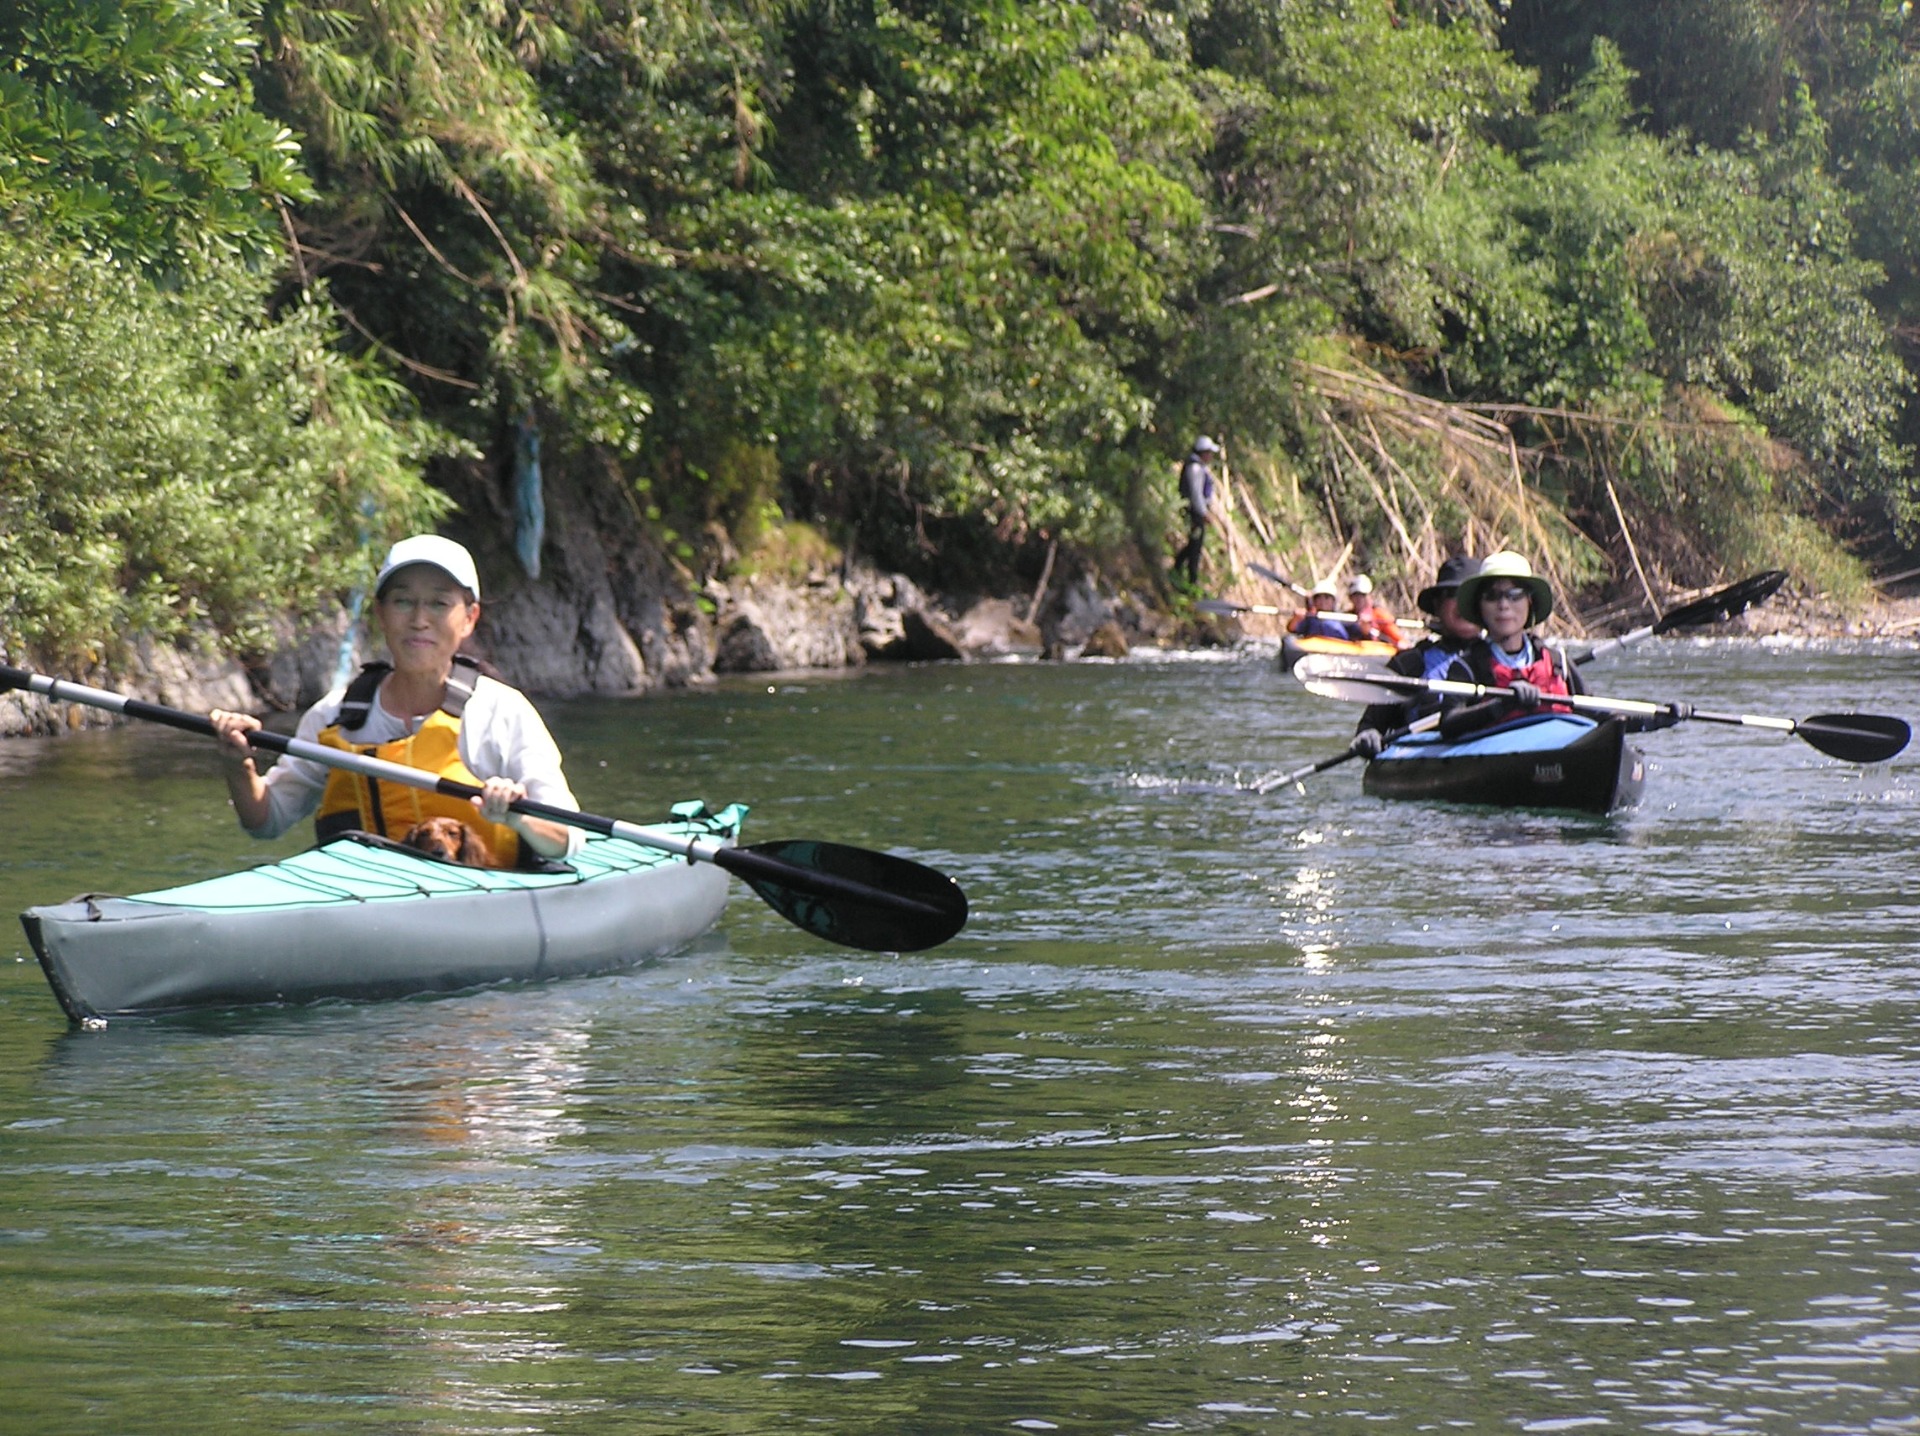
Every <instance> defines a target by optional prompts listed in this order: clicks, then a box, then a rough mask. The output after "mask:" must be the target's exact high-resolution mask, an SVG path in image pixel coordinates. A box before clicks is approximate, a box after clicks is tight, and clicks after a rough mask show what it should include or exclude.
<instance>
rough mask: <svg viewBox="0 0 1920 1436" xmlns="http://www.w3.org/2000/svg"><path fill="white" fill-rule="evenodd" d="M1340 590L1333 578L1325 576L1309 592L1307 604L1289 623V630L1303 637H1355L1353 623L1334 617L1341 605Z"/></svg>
mask: <svg viewBox="0 0 1920 1436" xmlns="http://www.w3.org/2000/svg"><path fill="white" fill-rule="evenodd" d="M1339 602H1340V591H1339V590H1338V589H1336V588H1335V587H1334V586H1333V580H1332V579H1330V578H1323V579H1321V580H1320V582H1318V583H1316V584H1315V585H1314V586H1313V588H1312V590H1311V591H1310V592H1309V593H1308V594H1307V606H1306V608H1305V610H1304V611H1302V612H1300V613H1296V614H1295V615H1294V616H1293V618H1292V619H1291V620H1289V621H1288V623H1287V632H1289V633H1292V634H1296V635H1298V636H1299V637H1301V638H1349V639H1350V638H1354V637H1357V635H1356V634H1355V633H1354V631H1353V625H1352V624H1350V623H1347V622H1346V621H1345V620H1343V619H1338V618H1334V617H1332V616H1331V615H1332V613H1333V610H1334V609H1335V608H1336V607H1337V606H1338V605H1339Z"/></svg>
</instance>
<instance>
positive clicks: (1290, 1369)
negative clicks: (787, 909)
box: [0, 640, 1920, 1436]
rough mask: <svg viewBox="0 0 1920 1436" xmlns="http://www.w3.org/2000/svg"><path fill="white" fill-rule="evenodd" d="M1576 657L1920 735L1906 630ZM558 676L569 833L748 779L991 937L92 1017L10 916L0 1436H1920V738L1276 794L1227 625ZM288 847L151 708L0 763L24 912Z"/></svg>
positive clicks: (791, 947)
mask: <svg viewBox="0 0 1920 1436" xmlns="http://www.w3.org/2000/svg"><path fill="white" fill-rule="evenodd" d="M1601 667H1602V666H1601V665H1596V668H1595V670H1593V671H1591V673H1590V679H1591V683H1592V686H1593V687H1594V688H1595V689H1596V690H1598V691H1602V692H1607V693H1612V694H1616V695H1618V696H1625V697H1645V698H1653V699H1657V700H1662V701H1664V700H1667V699H1672V698H1688V699H1692V700H1693V701H1695V702H1697V703H1699V704H1701V705H1702V706H1708V705H1711V706H1713V707H1717V708H1722V709H1734V710H1739V711H1747V712H1756V713H1768V714H1777V715H1780V716H1786V717H1805V716H1810V715H1812V714H1816V713H1825V712H1835V711H1843V710H1847V709H1860V710H1864V711H1874V712H1890V713H1894V714H1896V715H1899V716H1903V717H1908V718H1914V717H1920V682H1916V679H1917V678H1920V661H1917V660H1916V655H1915V653H1914V651H1913V650H1912V649H1911V648H1904V647H1892V646H1879V647H1872V646H1861V647H1856V648H1844V647H1822V646H1794V645H1768V644H1761V643H1755V642H1741V641H1731V640H1728V641H1718V642H1686V643H1663V644H1653V645H1648V646H1646V647H1643V648H1640V649H1636V650H1632V651H1631V652H1629V653H1627V654H1624V655H1621V656H1619V657H1617V658H1615V659H1614V660H1612V661H1611V662H1610V663H1609V664H1607V665H1605V666H1604V672H1603V671H1601ZM548 707H549V713H550V716H551V718H552V721H553V726H554V728H555V730H556V733H557V734H558V736H559V737H560V739H561V742H562V744H563V747H564V748H565V750H566V751H567V753H568V755H569V757H568V761H569V769H570V773H571V775H572V777H573V779H574V784H575V788H576V791H577V792H578V793H579V796H580V799H581V802H582V804H583V805H584V806H585V807H587V808H589V809H592V810H595V811H600V812H611V813H617V814H620V815H623V816H630V817H634V818H638V819H642V820H645V819H648V818H652V817H654V816H657V815H658V814H659V813H660V812H661V810H662V809H663V808H664V805H665V804H666V803H667V802H669V801H671V800H673V799H676V798H682V797H692V796H702V797H705V798H707V799H709V800H710V801H712V802H714V803H715V804H716V805H717V804H718V803H719V802H720V801H723V800H731V799H740V800H743V801H746V802H749V803H751V804H753V815H752V817H751V819H750V820H749V830H748V834H747V836H748V838H749V839H754V838H759V839H766V838H771V837H776V836H778V837H823V838H831V839H835V840H838V841H842V842H848V843H856V844H860V845H863V846H870V847H885V848H891V849H895V850H897V851H901V852H904V853H906V854H908V855H909V856H913V857H916V858H919V859H920V860H922V861H926V862H930V863H933V864H935V865H937V866H939V867H941V868H943V869H945V870H947V871H948V872H950V873H952V874H953V875H954V876H955V877H956V878H958V879H959V880H960V881H961V882H962V883H963V884H964V885H965V887H966V888H967V890H968V892H969V894H970V896H971V897H972V900H973V904H974V916H973V919H972V922H971V924H970V925H969V927H968V928H967V930H966V931H965V932H964V933H963V934H962V935H961V936H960V937H959V938H958V939H956V940H955V941H953V942H952V943H950V944H948V945H947V946H946V947H944V948H941V949H938V950H935V951H933V952H930V953H923V954H919V955H914V956H903V957H896V956H888V955H874V954H864V953H857V952H850V951H844V950H837V949H832V948H828V947H825V946H823V945H822V944H821V943H820V942H818V941H817V940H815V939H812V938H809V937H808V936H806V935H805V934H803V933H801V932H799V931H798V930H796V929H794V928H792V927H790V926H788V925H786V924H785V923H784V922H782V921H781V920H780V919H779V918H778V917H777V916H776V915H774V914H773V913H772V912H771V911H770V910H768V909H767V908H765V907H764V906H762V905H761V904H760V903H759V902H758V901H757V900H756V899H755V898H754V897H753V896H752V894H751V893H749V892H748V891H747V890H745V889H744V888H740V887H738V886H736V888H735V891H734V895H733V898H732V901H731V903H730V905H729V908H728V911H727V914H726V916H725V918H724V919H723V921H722V923H721V925H720V927H719V929H718V930H717V931H716V933H715V934H714V935H713V936H712V937H711V938H710V939H708V940H707V941H705V942H703V943H702V944H701V945H699V946H698V947H697V948H696V949H694V950H692V951H689V952H685V953H682V954H679V955H677V956H674V957H670V958H667V959H663V960H660V961H657V962H654V963H652V964H650V965H647V966H644V967H641V968H639V969H637V970H633V971H630V972H627V973H623V974H620V975H617V976H612V977H607V978H600V979H591V980H584V981H576V982H568V983H559V984H554V985H551V986H548V987H543V988H526V989H518V990H496V991H485V992H478V993H471V994H464V995H459V996H453V997H443V998H437V999H431V1000H420V1001H409V1002H390V1003H379V1004H365V1005H352V1004H334V1005H323V1006H318V1007H308V1008H300V1009H267V1010H255V1011H247V1012H235V1013H220V1014H209V1015H200V1016H193V1017H185V1018H175V1019H167V1020H160V1021H150V1022H142V1023H115V1024H113V1025H111V1026H110V1027H109V1028H108V1029H107V1030H105V1031H102V1032H80V1031H70V1030H69V1029H68V1027H67V1024H66V1021H65V1019H64V1017H63V1016H62V1015H61V1013H60V1011H59V1009H58V1007H57V1006H56V1005H55V1003H54V1001H53V999H52V997H51V995H50V993H49V991H48V989H47V987H46V985H45V983H44V981H43V980H42V978H41V976H40V974H39V970H38V968H37V967H36V966H35V965H34V964H33V962H32V959H31V955H30V953H28V951H27V949H26V944H25V942H24V939H23V938H22V937H21V936H20V935H19V933H18V932H17V931H15V932H14V933H13V935H12V936H11V937H10V938H7V939H5V945H0V955H6V954H11V955H13V956H15V957H17V958H19V959H20V960H19V961H17V962H13V963H6V964H3V965H0V1391H4V1392H5V1401H4V1403H3V1404H0V1431H5V1432H8V1433H13V1432H21V1433H26V1432H32V1433H36V1436H61V1433H81V1432H85V1433H98V1432H196V1433H210V1432H229V1431H232V1432H240V1431H245V1432H249V1433H259V1432H268V1433H280V1432H287V1433H294V1432H318V1431H325V1432H362V1431H363V1432H369V1433H376V1432H377V1433H390V1432H417V1433H466V1432H476V1433H505V1432H516V1433H526V1432H537V1433H549V1432H551V1433H602V1432H609V1431H636V1432H654V1431H674V1432H681V1431H684V1432H698V1433H707V1432H713V1433H768V1432H790V1431H794V1430H800V1429H812V1430H820V1431H826V1432H834V1433H889V1434H890V1436H891V1433H956V1436H958V1433H975V1432H992V1431H1010V1432H1021V1431H1025V1432H1034V1431H1040V1432H1044V1431H1063V1432H1086V1433H1107V1432H1116V1433H1118V1432H1126V1433H1133V1432H1159V1431H1170V1432H1209V1431H1222V1432H1240V1431H1247V1432H1254V1431H1270V1430H1280V1429H1294V1428H1295V1427H1296V1426H1301V1424H1302V1423H1305V1422H1310V1423H1311V1429H1313V1430H1316V1431H1321V1432H1360V1431H1379V1430H1391V1431H1413V1430H1466V1431H1476V1430H1487V1431H1532V1432H1563V1431H1609V1430H1611V1431H1629V1430H1631V1431H1661V1432H1676V1433H1714V1432H1738V1433H1750V1432H1846V1433H1859V1432H1913V1431H1920V951H1917V950H1916V932H1917V931H1920V897H1917V896H1916V893H1917V892H1920V885H1917V884H1916V881H1915V875H1914V841H1913V836H1914V832H1915V819H1916V816H1917V815H1920V813H1917V806H1916V805H1917V803H1920V774H1917V771H1916V767H1915V763H1916V761H1917V760H1916V759H1915V758H1914V756H1913V755H1911V754H1903V755H1902V756H1901V757H1900V758H1899V759H1897V760H1895V761H1894V762H1893V763H1891V764H1888V765H1882V766H1880V767H1877V768H1873V769H1864V770H1863V769H1860V768H1850V767H1846V766H1843V765H1839V764H1836V763H1834V762H1832V761H1831V760H1829V759H1827V758H1824V757H1823V756H1822V755H1821V754H1819V753H1818V752H1816V751H1815V750H1813V749H1812V748H1810V747H1808V746H1807V745H1806V744H1805V743H1803V742H1800V741H1798V740H1796V739H1794V738H1792V737H1781V736H1777V735H1769V734H1762V733H1755V732H1752V731H1749V730H1746V729H1734V728H1726V727H1712V726H1708V725H1704V724H1693V725H1687V726H1683V727H1680V728H1677V729H1674V730H1671V731H1668V732H1664V733H1657V734H1651V735H1648V736H1647V737H1645V738H1644V739H1642V740H1641V743H1642V746H1643V747H1644V748H1645V749H1646V751H1647V753H1648V756H1649V759H1650V771H1649V775H1648V782H1647V791H1646V800H1645V803H1644V805H1643V806H1642V807H1641V808H1640V809H1638V810H1637V811H1635V812H1633V813H1630V814H1627V815H1624V816H1620V817H1616V818H1612V819H1598V818H1582V817H1565V816H1553V815H1548V814H1513V813H1484V812H1476V811H1473V810H1468V809H1461V808H1446V807H1436V806H1421V805H1414V804H1387V803H1383V802H1380V801H1376V800H1373V799H1369V798H1365V797H1363V796H1362V795H1361V793H1360V790H1359V781H1358V774H1357V773H1356V772H1355V771H1354V769H1353V768H1352V767H1343V768H1337V769H1334V770H1332V771H1330V772H1327V773H1325V774H1322V775H1320V776H1318V777H1316V778H1312V779H1310V780H1308V783H1307V785H1306V786H1305V788H1304V790H1302V791H1296V790H1293V789H1287V790H1285V791H1282V792H1277V793H1274V794H1272V795H1269V796H1267V797H1264V798H1258V797H1254V796H1253V795H1251V794H1250V793H1249V792H1248V791H1246V789H1245V784H1246V783H1247V782H1248V781H1249V780H1251V779H1253V778H1255V777H1257V776H1259V775H1261V774H1264V773H1266V772H1268V771H1270V770H1273V769H1276V768H1290V767H1295V766H1298V765H1300V764H1303V763H1306V762H1309V761H1311V760H1312V759H1314V758H1316V757H1321V756H1324V755H1326V754H1329V753H1331V752H1333V751H1335V750H1337V748H1338V747H1339V746H1340V744H1341V743H1342V742H1343V741H1344V738H1345V735H1346V733H1347V732H1348V731H1349V730H1350V727H1351V723H1352V720H1353V717H1354V713H1353V710H1351V709H1350V708H1345V707H1342V706H1341V705H1339V704H1335V703H1331V702H1328V701H1326V700H1322V699H1316V698H1313V697H1311V696H1309V695H1307V694H1305V693H1304V692H1302V691H1300V690H1299V689H1298V688H1297V687H1295V686H1294V685H1293V684H1292V683H1291V682H1290V681H1288V680H1285V679H1283V678H1282V677H1281V676H1280V675H1279V674H1278V673H1277V672H1276V671H1275V669H1274V667H1273V666H1272V663H1271V661H1270V657H1269V656H1267V655H1262V654H1259V653H1241V654H1236V655H1226V656H1217V655H1216V656H1211V657H1207V656H1192V657H1186V658H1179V659H1165V660H1158V661H1131V662H1126V663H1120V664H1109V665H1099V664H1087V665H1073V666H1057V665H1056V666H1041V665H1008V666H969V667H964V668H962V667H930V668H920V669H910V670H902V671H890V672H884V673H874V674H870V675H867V676H864V677H859V678H851V679H834V678H811V677H809V678H805V679H796V680H788V679H784V678H783V679H777V680H773V681H767V680H761V681H758V682H740V683H733V684H730V685H727V686H723V687H721V688H719V689H717V690H712V691H703V692H699V693H690V694H683V695H677V696H673V697H667V698H657V699H649V700H644V701H636V702H623V703H615V702H605V703H577V704H565V705H559V704H556V705H548ZM296 846H298V844H297V843H295V842H293V840H291V839H289V840H287V841H286V842H284V843H282V844H275V845H259V844H253V843H250V842H249V840H247V839H246V838H245V837H244V836H243V835H241V834H240V833H239V832H238V830H237V829H235V828H233V827H232V826H231V819H230V815H229V814H228V812H227V809H226V807H225V803H224V799H223V796H222V794H221V792H220V788H219V783H218V779H217V777H216V776H215V773H214V768H213V764H212V762H211V761H210V759H209V758H208V756H207V754H206V753H205V750H204V748H203V746H202V745H201V744H200V743H199V742H197V741H195V740H193V739H190V738H187V737H184V736H182V735H178V734H173V733H170V732H166V731H152V730H147V731H142V730H126V731H120V732H115V733H111V734H86V735H79V736H75V737H71V738H67V739H64V740H59V741H48V742H41V741H24V742H15V743H11V744H7V745H4V746H0V899H3V901H0V906H4V907H5V908H7V909H8V910H10V911H18V910H19V909H21V908H23V907H25V906H27V905H29V904H31V903H35V902H44V901H54V900H59V899H63V898H65V897H68V896H70V895H71V894H73V893H74V892H77V891H83V890H110V891H123V892H124V891H132V890H135V889H138V888H142V887H154V886H160V885H165V884H171V883H175V882H179V881H182V880H185V879H188V878H191V877H197V876H204V875H209V874H211V873H214V872H218V871H221V870H223V869H226V868H230V867H232V866H235V865H238V864H241V863H245V862H251V861H257V860H259V859H260V858H262V857H263V856H270V855H274V854H277V853H280V852H283V851H290V850H292V849H293V848H294V847H296ZM1302 1429H1305V1428H1304V1427H1302Z"/></svg>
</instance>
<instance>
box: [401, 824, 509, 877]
mask: <svg viewBox="0 0 1920 1436" xmlns="http://www.w3.org/2000/svg"><path fill="white" fill-rule="evenodd" d="M400 841H401V842H403V843H405V844H406V845H407V846H408V847H410V848H418V849H419V850H420V851H421V852H423V853H427V854H429V855H431V856H433V857H436V858H440V859H443V860H444V861H446V862H450V863H465V864H466V865H467V866H468V867H470V868H484V867H489V866H491V863H492V857H493V855H492V853H491V852H490V851H489V850H488V848H487V840H486V839H485V838H483V837H481V836H480V835H479V834H478V833H476V832H475V831H474V830H473V829H472V828H470V827H468V826H467V825H466V824H465V823H463V822H461V821H460V820H459V819H458V818H428V819H427V820H426V821H425V822H423V823H415V824H414V825H413V826H412V827H411V828H408V829H407V835H406V836H405V837H404V838H402V839H401V840H400Z"/></svg>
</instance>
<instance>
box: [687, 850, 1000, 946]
mask: <svg viewBox="0 0 1920 1436" xmlns="http://www.w3.org/2000/svg"><path fill="white" fill-rule="evenodd" d="M714 862H715V863H716V864H718V865H719V866H720V867H723V868H725V869H726V870H727V871H728V872H730V873H732V874H733V875H734V876H735V877H737V878H739V879H740V880H741V881H742V882H744V883H746V884H747V886H748V887H750V888H752V889H753V890H754V891H755V892H756V893H758V894H759V895H760V896H761V898H762V899H764V900H765V902H766V904H767V906H768V907H770V908H772V909H773V910H774V911H775V912H777V913H779V914H780V916H782V917H784V918H785V919H786V920H787V921H788V922H790V923H792V924H793V925H794V926H795V927H798V928H803V929H805V930H806V931H807V932H810V933H812V934H813V935H814V936H815V937H823V938H825V939H826V940H827V941H828V942H837V943H839V944H840V945H841V946H842V947H858V948H863V949H865V950H866V951H868V952H919V951H921V950H923V949H925V948H929V947H938V946H939V945H940V944H941V943H943V942H945V941H946V940H947V939H948V938H950V937H952V936H953V935H954V934H955V933H957V932H958V931H960V929H961V928H962V927H964V926H966V922H967V895H966V894H965V893H964V892H962V891H961V890H960V885H959V884H958V883H956V882H955V881H954V880H953V879H952V878H950V877H948V876H947V875H946V874H945V873H943V872H939V871H937V870H935V869H933V868H930V867H927V866H925V865H924V864H922V863H916V862H913V861H911V860H910V859H907V858H897V857H895V856H894V855H893V854H891V853H876V852H874V851H872V850H871V849H868V848H850V847H847V846H846V845H845V844H843V843H823V842H818V841H815V840H813V839H809V838H791V839H788V840H786V841H784V842H773V843H755V844H753V846H751V847H745V848H722V849H721V850H720V851H719V853H718V854H717V855H716V856H715V858H714Z"/></svg>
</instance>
